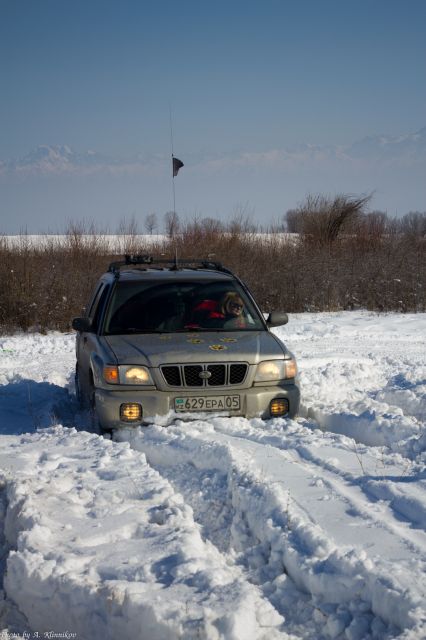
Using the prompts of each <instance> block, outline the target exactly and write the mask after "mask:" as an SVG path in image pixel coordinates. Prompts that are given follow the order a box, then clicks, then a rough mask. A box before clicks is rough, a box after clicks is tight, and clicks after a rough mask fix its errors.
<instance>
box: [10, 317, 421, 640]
mask: <svg viewBox="0 0 426 640" xmlns="http://www.w3.org/2000/svg"><path fill="white" fill-rule="evenodd" d="M277 332H278V334H279V335H280V337H282V338H283V339H284V341H285V342H286V343H287V344H288V346H289V347H290V348H291V349H292V350H293V351H294V352H295V354H296V356H297V357H298V362H299V369H300V378H301V384H302V398H303V400H302V410H301V416H300V417H299V418H298V419H297V420H294V421H291V420H283V419H275V420H270V421H262V420H260V419H254V420H250V421H248V420H245V419H243V418H234V419H230V418H226V417H220V416H210V417H209V416H206V415H204V416H192V419H191V420H190V421H184V420H182V416H179V419H175V420H172V419H171V418H170V419H169V420H168V421H166V420H164V419H162V420H160V419H153V421H152V425H151V426H149V427H147V428H144V429H137V430H126V431H123V432H122V433H120V434H118V435H117V436H116V441H110V440H106V439H104V438H102V437H100V436H98V435H97V434H95V433H91V432H90V430H89V429H88V424H89V421H88V417H87V416H86V415H84V413H80V412H79V411H78V407H77V405H76V402H75V397H74V391H73V369H74V337H73V336H72V335H61V334H49V335H47V336H41V335H17V336H12V337H3V338H0V385H1V386H0V444H1V447H0V477H1V485H0V486H1V493H0V496H1V497H0V515H1V526H0V545H1V547H0V558H1V560H0V568H1V574H2V582H3V592H2V593H3V596H2V599H1V600H0V630H2V631H3V635H0V637H5V638H6V637H10V636H12V634H14V633H15V634H18V636H21V637H23V634H24V633H27V634H29V637H31V633H35V632H39V634H40V637H42V634H43V633H46V632H47V633H48V632H54V633H56V634H69V637H76V638H79V639H83V640H86V639H87V640H89V639H90V640H97V639H98V638H99V640H100V639H101V638H102V639H103V638H111V639H113V638H114V639H115V638H123V639H127V638H128V639H130V638H131V639H141V638H143V639H145V638H146V639H147V640H152V639H154V640H155V639H157V638H158V639H161V640H162V639H169V638H170V639H171V638H184V639H185V638H206V639H209V640H213V639H217V638H224V639H235V640H243V639H244V640H247V639H248V640H250V639H261V638H262V639H264V640H269V638H271V639H274V638H283V639H286V638H315V639H317V638H319V639H320V638H324V640H325V639H328V638H332V639H341V640H343V639H344V640H364V639H368V638H377V639H390V638H399V639H402V638H404V640H408V639H410V640H414V639H416V640H419V639H422V638H426V608H425V604H424V602H425V591H426V577H425V567H426V532H425V530H426V500H425V497H426V491H425V489H426V472H425V460H426V430H425V424H426V343H425V336H426V315H424V314H418V315H411V314H407V315H394V314H389V315H377V314H369V313H361V312H353V313H338V314H300V315H292V316H291V317H290V323H289V324H288V325H287V326H286V327H283V328H281V329H279V330H278V331H277ZM34 637H35V636H34Z"/></svg>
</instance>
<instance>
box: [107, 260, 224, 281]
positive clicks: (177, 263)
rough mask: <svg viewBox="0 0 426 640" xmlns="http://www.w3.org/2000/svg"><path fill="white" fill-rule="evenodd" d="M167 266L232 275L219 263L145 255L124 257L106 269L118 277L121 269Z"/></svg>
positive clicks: (171, 268)
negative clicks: (137, 266)
mask: <svg viewBox="0 0 426 640" xmlns="http://www.w3.org/2000/svg"><path fill="white" fill-rule="evenodd" d="M157 264H158V265H160V264H162V265H165V266H166V265H168V268H169V269H170V270H174V271H178V270H179V269H183V268H184V267H192V268H193V269H197V268H201V269H209V270H210V271H222V272H223V273H229V274H230V275H234V274H233V273H232V271H230V270H229V269H227V268H226V267H224V266H223V265H222V264H221V263H220V262H213V261H211V260H199V259H192V258H179V259H177V258H161V257H160V258H157V257H153V256H149V255H146V254H140V255H134V254H132V255H130V254H127V255H125V256H124V260H118V261H117V262H111V264H110V265H109V267H108V271H109V272H112V273H115V275H116V276H117V277H118V275H119V273H120V268H121V267H128V266H132V265H145V266H150V265H157Z"/></svg>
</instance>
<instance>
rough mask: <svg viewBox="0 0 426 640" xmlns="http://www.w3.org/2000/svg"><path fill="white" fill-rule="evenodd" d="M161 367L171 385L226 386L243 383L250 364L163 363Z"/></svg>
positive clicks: (165, 378)
mask: <svg viewBox="0 0 426 640" xmlns="http://www.w3.org/2000/svg"><path fill="white" fill-rule="evenodd" d="M160 369H161V373H162V374H163V378H164V380H165V381H166V383H167V384H168V385H169V386H170V387H226V386H230V385H236V384H242V383H243V382H244V380H245V378H246V375H247V371H248V365H247V364H246V363H245V362H235V363H232V362H231V363H228V362H227V363H224V364H175V365H163V366H162V367H160ZM200 374H201V375H200ZM209 374H210V375H209Z"/></svg>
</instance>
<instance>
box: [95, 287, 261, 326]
mask: <svg viewBox="0 0 426 640" xmlns="http://www.w3.org/2000/svg"><path fill="white" fill-rule="evenodd" d="M259 329H264V324H263V322H262V319H261V318H260V316H259V313H258V311H257V310H256V308H255V307H254V305H253V303H252V301H251V300H250V298H249V297H248V296H247V294H246V293H245V291H244V290H243V289H242V287H240V285H239V284H238V282H233V281H229V280H227V281H215V282H212V281H207V280H206V281H197V282H194V281H192V282H191V281H180V282H173V283H171V282H167V283H165V282H164V281H162V282H160V281H152V280H150V281H145V282H132V281H121V282H120V281H119V282H117V284H116V286H115V287H114V292H113V294H112V296H111V300H110V303H109V305H108V308H107V310H106V316H105V321H104V331H103V333H104V334H106V335H111V334H129V333H174V332H180V331H212V330H213V331H253V330H259Z"/></svg>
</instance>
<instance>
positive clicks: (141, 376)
mask: <svg viewBox="0 0 426 640" xmlns="http://www.w3.org/2000/svg"><path fill="white" fill-rule="evenodd" d="M104 380H105V382H108V383H109V384H135V385H136V384H138V385H153V384H154V382H153V380H152V378H151V374H150V372H149V369H148V367H138V366H136V365H133V364H122V365H120V366H118V367H117V366H113V365H106V366H105V367H104Z"/></svg>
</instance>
